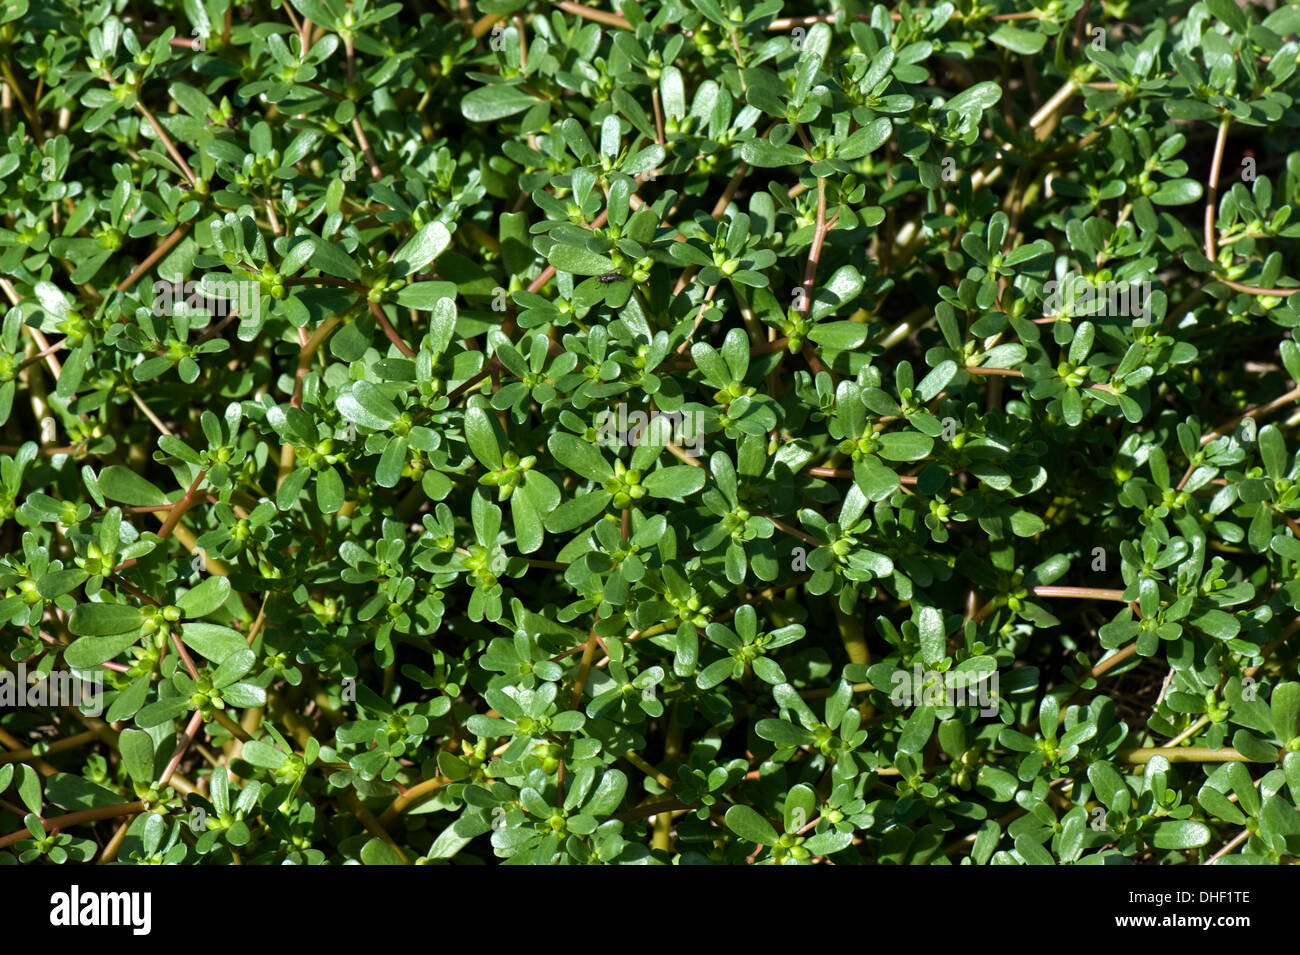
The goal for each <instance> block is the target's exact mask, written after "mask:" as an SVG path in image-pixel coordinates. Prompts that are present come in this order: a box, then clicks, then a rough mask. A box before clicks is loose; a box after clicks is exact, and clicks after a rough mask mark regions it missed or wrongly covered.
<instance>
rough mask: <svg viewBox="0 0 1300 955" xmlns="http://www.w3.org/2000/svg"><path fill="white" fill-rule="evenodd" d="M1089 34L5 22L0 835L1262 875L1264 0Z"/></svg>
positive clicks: (1280, 794) (1266, 454)
mask: <svg viewBox="0 0 1300 955" xmlns="http://www.w3.org/2000/svg"><path fill="white" fill-rule="evenodd" d="M1119 7H1120V8H1121V9H1122V11H1123V12H1122V14H1121V15H1122V19H1117V18H1116V9H1117V7H1116V5H1111V4H1099V3H1098V4H1092V5H1091V6H1087V5H1085V4H1084V2H1083V0H1044V2H1041V3H1036V4H1034V5H1029V4H1028V3H1022V4H1019V5H1014V4H1012V3H1010V2H1009V0H1000V2H996V3H992V4H987V5H986V4H981V3H980V2H979V0H974V2H967V0H959V2H957V3H953V2H948V0H944V2H935V3H931V4H929V5H927V6H925V7H911V6H909V5H907V4H903V3H900V4H898V5H897V6H896V7H894V8H892V9H891V8H889V7H885V6H871V5H869V4H865V3H857V2H849V3H840V2H835V3H833V4H810V5H784V4H783V3H782V0H753V2H750V0H746V2H743V3H730V4H728V3H727V2H725V0H644V2H637V0H621V2H618V3H617V10H614V9H611V8H609V7H605V8H601V9H596V8H593V7H588V6H582V5H580V4H577V3H568V2H566V3H556V4H548V3H545V2H542V0H478V2H476V3H475V4H474V5H473V6H472V8H471V6H470V5H469V4H468V3H467V2H465V0H446V2H445V3H444V2H438V3H434V2H429V3H391V4H383V3H379V4H375V3H368V2H365V0H356V2H354V3H351V4H349V3H347V2H345V0H292V3H288V2H286V3H280V4H274V3H266V2H252V3H241V4H232V3H231V2H229V0H184V2H172V0H169V2H162V3H155V4H150V3H134V2H130V3H128V2H126V0H102V2H86V3H74V2H71V0H5V2H3V3H0V10H2V11H3V14H2V15H0V65H2V66H3V85H4V108H3V124H4V138H3V145H0V213H2V214H3V222H2V223H0V276H3V278H2V279H0V292H2V293H3V295H4V296H5V297H6V301H5V303H4V307H5V308H6V309H7V311H6V312H5V314H4V319H3V327H2V329H0V431H2V433H3V437H2V438H0V440H3V442H5V443H4V445H3V447H0V452H3V456H0V554H2V555H3V557H0V630H2V631H3V636H2V637H0V663H4V664H5V666H7V668H8V669H9V670H11V671H12V670H16V669H17V668H18V666H19V664H21V665H22V666H23V668H24V672H26V673H29V674H30V673H32V672H39V673H54V674H56V675H57V674H59V673H66V672H67V671H73V672H75V673H76V674H77V675H79V676H80V677H85V678H87V679H91V678H101V679H102V680H103V681H104V685H103V689H104V693H103V712H101V713H98V714H97V715H87V714H86V713H84V712H80V711H79V710H78V709H77V708H76V707H75V706H72V705H69V701H68V700H67V699H54V698H53V697H50V698H41V699H40V700H38V701H37V704H38V705H28V706H17V705H13V704H12V702H11V703H10V704H8V705H6V706H5V707H4V708H3V709H0V729H2V730H3V733H2V734H0V744H2V745H3V746H4V750H3V751H0V863H14V862H18V861H22V862H32V861H48V862H55V863H58V862H65V861H84V860H90V859H94V858H99V859H104V860H116V861H117V862H120V863H138V862H159V861H169V862H185V863H191V864H212V863H218V864H228V863H230V862H231V861H240V862H242V863H244V864H265V863H283V862H294V863H305V864H317V863H332V864H338V863H342V862H348V861H362V862H365V863H368V864H375V863H386V862H410V863H431V862H435V861H440V860H452V861H454V862H457V863H463V862H483V861H489V862H490V861H494V860H508V861H509V862H510V863H530V862H531V863H552V862H562V863H590V862H604V863H694V864H699V863H726V864H744V863H745V862H746V861H747V860H748V861H751V862H757V863H760V864H770V863H806V862H818V861H821V860H829V861H832V862H834V863H835V864H839V865H844V864H949V863H950V864H979V865H983V864H990V863H992V864H1008V863H1009V864H1025V863H1027V864H1053V863H1094V864H1095V863H1105V862H1126V861H1127V862H1135V863H1144V864H1153V863H1155V864H1171V863H1189V862H1193V863H1203V862H1206V861H1208V860H1210V859H1211V858H1212V857H1218V858H1219V860H1220V861H1222V862H1256V863H1260V862H1274V863H1276V862H1282V861H1288V860H1289V861H1294V859H1295V857H1298V856H1300V814H1298V813H1297V809H1296V807H1297V805H1300V752H1298V751H1300V725H1298V718H1300V682H1297V674H1296V650H1295V648H1294V647H1293V646H1292V645H1291V644H1289V643H1288V638H1289V637H1292V636H1293V635H1294V634H1295V633H1296V632H1297V629H1300V626H1298V625H1297V622H1296V621H1297V611H1298V610H1300V524H1298V523H1297V518H1300V457H1297V455H1296V453H1295V451H1294V449H1295V447H1296V444H1297V440H1296V439H1297V435H1296V429H1295V424H1296V423H1297V421H1300V415H1297V413H1296V408H1295V400H1296V398H1297V397H1300V388H1297V382H1298V381H1300V347H1297V345H1296V343H1295V342H1294V341H1293V340H1292V337H1291V335H1292V331H1293V329H1294V328H1295V327H1296V326H1297V325H1300V308H1298V307H1297V306H1296V305H1294V304H1292V300H1291V299H1289V298H1288V295H1289V292H1290V289H1291V288H1300V281H1297V280H1296V278H1294V277H1293V276H1300V250H1298V249H1297V246H1296V244H1295V243H1294V241H1293V240H1294V238H1295V237H1296V236H1297V235H1300V221H1298V222H1296V223H1291V222H1290V219H1291V218H1292V217H1293V212H1294V211H1295V209H1296V206H1297V204H1300V137H1298V136H1297V130H1300V111H1298V110H1297V107H1296V105H1295V104H1294V102H1293V96H1292V93H1293V92H1295V91H1297V89H1300V77H1297V76H1296V73H1295V71H1296V66H1297V62H1300V43H1298V42H1297V38H1296V35H1297V33H1298V32H1300V7H1295V6H1292V7H1277V8H1276V9H1265V8H1262V7H1250V8H1249V9H1244V10H1243V9H1242V8H1239V7H1238V6H1237V5H1236V4H1235V3H1233V2H1232V0H1205V2H1197V3H1186V2H1173V3H1164V2H1154V0H1139V2H1134V3H1129V4H1125V5H1119ZM1117 292H1118V294H1117ZM1296 301H1300V300H1296ZM648 421H653V422H654V425H655V427H654V428H643V427H641V425H643V424H645V423H646V422H648ZM629 431H630V432H634V433H633V434H629V433H628V432H629ZM643 432H644V433H643ZM917 676H920V683H919V684H918V683H917V682H916V677H917ZM963 681H968V682H970V683H971V685H970V686H969V687H968V686H967V685H966V682H963ZM46 685H50V684H46ZM10 686H11V689H12V683H11V684H10ZM959 686H960V688H961V689H962V690H963V691H965V690H967V689H969V691H970V696H961V695H958V694H957V693H956V690H957V689H958V688H959ZM900 690H901V692H900ZM992 691H996V693H993V692H992ZM972 699H973V702H972ZM29 702H30V700H29ZM968 704H970V705H968Z"/></svg>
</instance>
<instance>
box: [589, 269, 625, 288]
mask: <svg viewBox="0 0 1300 955" xmlns="http://www.w3.org/2000/svg"><path fill="white" fill-rule="evenodd" d="M624 277H625V276H624V275H623V273H622V272H619V271H617V270H615V271H613V272H606V273H605V274H604V275H598V276H596V281H597V282H599V283H600V284H601V285H613V284H614V283H615V282H621V281H623V279H624Z"/></svg>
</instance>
